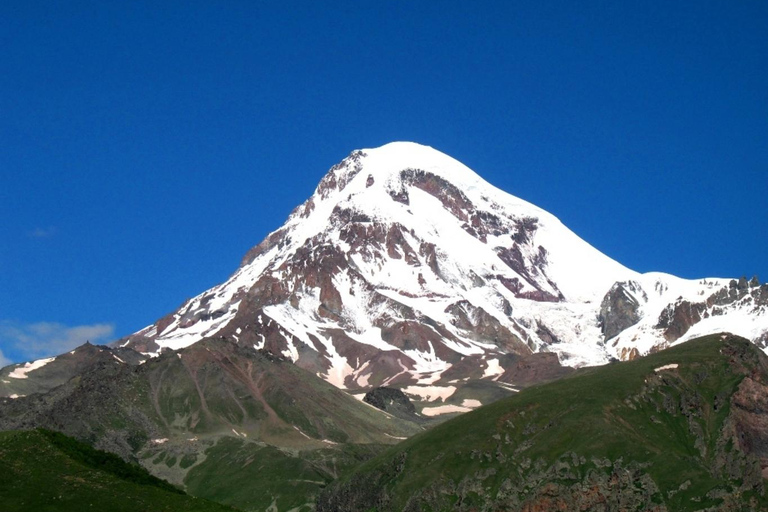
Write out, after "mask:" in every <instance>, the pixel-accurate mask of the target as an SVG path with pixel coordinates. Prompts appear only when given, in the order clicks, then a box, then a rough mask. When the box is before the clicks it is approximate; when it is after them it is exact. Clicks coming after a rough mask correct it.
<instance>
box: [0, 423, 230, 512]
mask: <svg viewBox="0 0 768 512" xmlns="http://www.w3.org/2000/svg"><path fill="white" fill-rule="evenodd" d="M0 504H1V505H0V508H2V510H3V511H4V512H17V511H18V512H21V511H29V512H48V511H51V512H54V511H55V512H63V511H70V510H71V511H78V512H79V511H83V510H95V511H111V512H140V511H147V512H149V511H167V512H172V511H180V512H181V511H184V512H192V511H199V512H226V511H230V512H231V511H233V510H234V509H232V508H230V507H227V506H223V505H219V504H217V503H212V502H210V501H207V500H204V499H200V498H194V497H192V496H188V495H186V494H184V493H183V492H182V491H180V490H178V489H176V488H174V487H173V486H171V485H170V484H168V483H166V482H163V481H162V480H158V479H157V478H155V477H153V476H151V475H150V474H149V473H147V472H146V471H145V470H143V469H142V468H140V467H138V466H135V465H130V464H127V463H125V462H123V461H122V460H121V459H120V458H119V457H117V456H115V455H113V454H111V453H107V452H102V451H99V450H95V449H93V448H91V447H90V446H88V445H87V444H84V443H81V442H79V441H76V440H74V439H72V438H70V437H66V436H64V435H63V434H59V433H55V432H50V431H45V430H32V431H11V432H0Z"/></svg>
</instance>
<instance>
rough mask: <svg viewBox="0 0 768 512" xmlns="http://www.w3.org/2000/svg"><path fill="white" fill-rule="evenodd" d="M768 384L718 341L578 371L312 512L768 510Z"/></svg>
mask: <svg viewBox="0 0 768 512" xmlns="http://www.w3.org/2000/svg"><path fill="white" fill-rule="evenodd" d="M674 365H677V366H676V367H675V366H674ZM766 384H768V364H766V358H765V356H764V355H763V354H762V353H761V352H760V351H759V350H758V349H757V348H756V347H754V346H753V345H752V344H750V343H749V342H748V341H747V340H744V339H741V338H736V337H733V336H725V335H715V336H709V337H705V338H702V339H699V340H695V341H691V342H688V343H685V344H682V345H680V346H677V347H673V348H671V349H668V350H665V351H662V352H659V353H657V354H653V355H651V356H648V357H646V358H642V359H638V360H635V361H632V362H627V363H617V364H613V365H609V366H604V367H598V368H588V369H583V370H581V371H579V372H576V374H574V375H573V376H571V377H568V378H565V379H561V380H559V381H556V382H553V383H550V384H546V385H541V386H536V387H532V388H529V389H527V390H524V391H522V392H521V393H519V394H518V395H517V396H514V397H511V398H508V399H504V400H501V401H498V402H496V403H493V404H490V405H488V406H485V407H482V408H479V409H477V410H475V411H473V412H471V413H467V414H464V415H462V416H459V417H457V418H455V419H453V420H451V421H448V422H446V423H443V424H442V425H439V426H437V427H435V428H433V429H431V430H429V431H428V432H425V433H423V434H420V435H417V436H414V437H412V438H410V439H408V440H407V441H404V442H402V443H401V444H399V445H397V446H395V447H393V448H391V449H389V450H388V451H387V452H385V453H384V454H383V455H381V456H379V457H377V458H375V459H372V460H371V461H369V462H368V463H366V464H364V465H363V466H361V467H360V468H359V469H358V471H357V472H356V473H354V474H353V475H352V476H349V477H347V478H344V479H342V480H341V481H339V482H337V483H336V484H334V485H332V486H331V487H330V488H329V489H327V490H326V491H325V492H324V493H323V495H322V496H321V498H320V500H319V502H318V511H320V512H322V511H331V510H333V511H344V510H348V511H360V510H380V511H384V510H408V511H417V510H424V511H437V510H467V511H469V510H472V511H491V510H493V511H496V510H509V511H517V510H524V511H534V510H562V511H569V510H584V511H586V510H596V511H597V510H656V511H662V510H668V511H675V512H677V511H688V510H691V511H692V510H768V497H766V493H765V488H764V481H763V478H762V475H761V468H762V467H765V466H766V465H768V429H766V428H765V426H766V425H768V407H766V405H768V404H766V403H765V402H766V401H767V400H768V387H766Z"/></svg>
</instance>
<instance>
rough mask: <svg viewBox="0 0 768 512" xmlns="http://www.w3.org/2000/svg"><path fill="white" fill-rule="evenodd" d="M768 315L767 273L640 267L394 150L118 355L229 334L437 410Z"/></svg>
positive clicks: (343, 170)
mask: <svg viewBox="0 0 768 512" xmlns="http://www.w3.org/2000/svg"><path fill="white" fill-rule="evenodd" d="M766 311H768V285H760V283H759V282H758V281H757V279H756V278H755V279H752V280H751V281H747V280H746V279H743V278H742V279H740V280H729V279H711V278H707V279H700V280H684V279H680V278H677V277H674V276H671V275H667V274H661V273H648V274H639V273H637V272H634V271H632V270H630V269H628V268H626V267H624V266H622V265H621V264H619V263H617V262H616V261H613V260H612V259H610V258H609V257H607V256H605V255H603V254H602V253H600V252H599V251H598V250H596V249H595V248H593V247H592V246H590V245H589V244H588V243H586V242H585V241H583V240H582V239H580V238H579V237H578V236H577V235H576V234H574V233H573V232H572V231H570V230H569V229H568V228H567V227H565V226H564V225H563V224H562V223H561V222H560V221H559V220H558V219H557V218H555V217H554V216H553V215H551V214H549V213H547V212H546V211H544V210H542V209H540V208H538V207H536V206H534V205H532V204H530V203H528V202H526V201H523V200H521V199H518V198H516V197H514V196H512V195H509V194H507V193H506V192H503V191H501V190H499V189H497V188H495V187H493V186H492V185H490V184H489V183H487V182H486V181H484V180H483V179H482V178H481V177H480V176H478V175H477V174H476V173H475V172H473V171H472V170H470V169H468V168H467V167H466V166H464V165H462V164H461V163H459V162H457V161H456V160H454V159H452V158H450V157H449V156H447V155H444V154H442V153H440V152H439V151H436V150H434V149H432V148H429V147H425V146H421V145H418V144H413V143H405V142H397V143H391V144H387V145H385V146H382V147H380V148H376V149H366V150H362V151H354V152H353V153H352V154H350V155H349V156H348V157H347V158H345V159H344V160H343V161H342V162H340V163H339V164H337V165H335V166H334V167H332V168H331V169H330V171H328V173H327V174H326V175H325V177H324V178H323V179H322V180H321V181H320V184H319V185H318V187H317V189H316V191H315V193H314V194H313V195H312V197H310V198H309V199H308V200H307V201H306V202H305V203H304V204H302V205H300V206H299V207H297V208H296V209H295V210H294V212H293V213H292V214H291V215H290V217H289V218H288V220H287V221H286V223H285V224H284V225H283V226H282V227H281V228H279V229H278V230H277V231H275V232H273V233H271V234H270V235H269V236H267V238H266V239H265V240H264V241H262V242H261V243H260V244H259V245H257V246H256V247H254V248H253V249H251V250H250V251H248V253H247V254H246V255H245V257H244V259H243V261H242V264H241V266H240V268H239V269H237V271H236V272H235V273H234V274H233V275H232V277H230V278H229V279H228V280H227V281H226V282H225V283H222V284H221V285H218V286H215V287H214V288H212V289H210V290H207V291H205V292H203V293H201V294H200V295H198V296H197V297H195V298H193V299H191V300H189V301H187V302H185V303H184V304H183V305H182V306H181V307H180V308H179V309H178V310H177V311H175V312H173V313H171V314H169V315H167V316H165V317H163V318H161V319H160V320H158V321H157V322H156V323H154V324H153V325H150V326H148V327H146V328H145V329H142V330H141V331H139V332H137V333H135V334H133V335H131V336H129V337H127V338H125V339H123V340H120V342H119V343H118V345H119V346H124V347H130V348H134V349H136V350H137V351H139V352H142V353H145V354H153V355H156V354H159V353H161V352H163V351H165V350H177V349H180V348H183V347H188V346H190V345H192V344H194V343H196V342H198V341H199V340H200V339H202V338H204V337H211V336H226V337H231V338H233V339H236V340H238V342H239V343H241V344H242V345H246V346H252V347H255V348H257V349H264V350H267V351H269V352H271V353H273V354H277V355H281V356H282V357H286V358H289V359H290V360H292V361H294V362H295V363H296V365H298V366H300V367H302V368H305V369H307V370H309V371H311V372H313V373H315V374H317V375H319V376H321V377H322V378H324V379H325V380H327V381H328V382H330V383H332V384H334V385H335V386H337V387H339V388H342V389H347V390H350V391H352V392H360V393H363V392H365V391H369V390H371V389H373V388H375V387H379V386H395V387H399V388H401V389H403V390H405V391H406V393H407V394H409V396H411V397H412V398H414V399H420V400H421V401H422V406H423V407H427V411H422V412H425V413H426V414H440V413H445V412H455V411H466V410H470V409H471V408H473V407H476V406H478V405H480V403H486V402H487V400H486V402H483V401H482V400H477V399H476V398H470V399H468V400H469V401H466V402H465V401H464V400H462V401H460V402H456V400H454V403H451V404H447V403H446V400H448V399H449V398H450V397H451V396H453V395H454V394H455V393H456V392H457V391H458V390H460V389H462V388H463V387H464V386H465V383H467V382H476V381H478V380H485V381H488V382H501V383H505V384H506V386H503V385H502V386H500V387H497V388H498V389H508V388H509V386H508V385H509V384H512V385H516V386H520V385H526V384H530V383H531V382H535V381H538V380H542V379H547V378H551V377H552V376H557V375H561V374H563V370H562V369H561V368H560V364H563V365H567V366H572V367H580V366H585V365H599V364H604V363H607V362H608V361H611V360H613V359H620V360H628V359H633V358H635V357H637V356H640V355H645V354H648V353H651V352H654V351H656V350H659V349H662V348H665V347H668V346H670V345H673V344H675V343H679V342H682V341H685V340H688V339H692V338H694V337H696V336H701V335H704V334H708V333H712V332H720V331H730V332H734V333H737V334H740V335H742V336H745V337H747V338H749V339H751V340H752V341H754V342H755V343H757V344H758V345H760V346H761V347H766V346H767V345H768V315H767V314H766ZM540 354H548V356H541V357H538V356H539V355H540ZM552 354H556V356H557V357H555V356H553V355H552ZM534 356H536V357H534ZM510 392H512V391H510ZM435 402H440V404H441V405H436V404H435ZM430 404H431V405H430Z"/></svg>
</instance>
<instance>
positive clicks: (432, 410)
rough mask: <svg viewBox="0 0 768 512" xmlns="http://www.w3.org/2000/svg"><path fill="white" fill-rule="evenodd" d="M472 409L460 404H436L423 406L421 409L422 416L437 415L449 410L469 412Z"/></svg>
mask: <svg viewBox="0 0 768 512" xmlns="http://www.w3.org/2000/svg"><path fill="white" fill-rule="evenodd" d="M471 410H472V409H470V408H469V407H462V406H460V405H438V406H437V407H425V408H423V409H422V410H421V414H423V415H424V416H439V415H441V414H448V413H451V412H469V411H471Z"/></svg>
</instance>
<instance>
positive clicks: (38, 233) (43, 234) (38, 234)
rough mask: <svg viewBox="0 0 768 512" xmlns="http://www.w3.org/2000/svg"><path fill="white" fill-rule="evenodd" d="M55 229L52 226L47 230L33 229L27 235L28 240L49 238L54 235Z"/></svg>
mask: <svg viewBox="0 0 768 512" xmlns="http://www.w3.org/2000/svg"><path fill="white" fill-rule="evenodd" d="M56 231H57V229H56V228H55V227H53V226H51V227H48V228H35V229H34V230H32V231H30V232H29V233H27V236H28V237H29V238H50V237H52V236H53V235H55V234H56Z"/></svg>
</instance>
